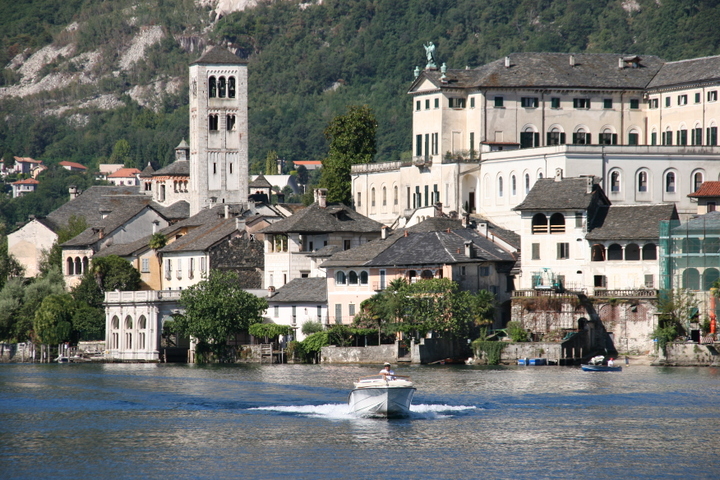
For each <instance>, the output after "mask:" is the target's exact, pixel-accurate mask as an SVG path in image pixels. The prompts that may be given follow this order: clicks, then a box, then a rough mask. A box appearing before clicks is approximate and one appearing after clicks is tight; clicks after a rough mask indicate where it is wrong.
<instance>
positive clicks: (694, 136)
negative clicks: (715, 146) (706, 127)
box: [690, 128, 702, 145]
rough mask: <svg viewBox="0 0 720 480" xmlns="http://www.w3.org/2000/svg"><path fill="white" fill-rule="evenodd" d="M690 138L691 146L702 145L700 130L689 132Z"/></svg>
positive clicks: (695, 129) (694, 129)
mask: <svg viewBox="0 0 720 480" xmlns="http://www.w3.org/2000/svg"><path fill="white" fill-rule="evenodd" d="M690 138H691V143H692V144H693V145H702V128H693V129H692V130H690Z"/></svg>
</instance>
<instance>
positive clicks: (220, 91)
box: [218, 77, 227, 98]
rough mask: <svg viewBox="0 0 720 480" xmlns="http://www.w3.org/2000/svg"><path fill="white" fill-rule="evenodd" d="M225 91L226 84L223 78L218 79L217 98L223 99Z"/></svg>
mask: <svg viewBox="0 0 720 480" xmlns="http://www.w3.org/2000/svg"><path fill="white" fill-rule="evenodd" d="M226 91H227V83H225V77H220V78H219V79H218V97H220V98H225V92H226Z"/></svg>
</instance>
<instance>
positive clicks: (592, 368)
mask: <svg viewBox="0 0 720 480" xmlns="http://www.w3.org/2000/svg"><path fill="white" fill-rule="evenodd" d="M580 368H582V369H583V371H584V372H622V367H620V366H618V367H616V366H612V367H611V366H609V365H580Z"/></svg>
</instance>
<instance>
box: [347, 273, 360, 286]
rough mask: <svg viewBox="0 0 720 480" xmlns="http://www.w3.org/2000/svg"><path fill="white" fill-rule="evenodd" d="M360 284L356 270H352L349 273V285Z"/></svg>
mask: <svg viewBox="0 0 720 480" xmlns="http://www.w3.org/2000/svg"><path fill="white" fill-rule="evenodd" d="M357 284H358V274H357V273H356V272H355V271H354V270H350V273H348V285H357Z"/></svg>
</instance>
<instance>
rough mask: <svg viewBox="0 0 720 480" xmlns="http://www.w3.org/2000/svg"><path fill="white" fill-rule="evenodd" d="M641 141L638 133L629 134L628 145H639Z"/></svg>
mask: <svg viewBox="0 0 720 480" xmlns="http://www.w3.org/2000/svg"><path fill="white" fill-rule="evenodd" d="M638 141H639V135H638V134H637V133H629V134H628V145H637V144H638Z"/></svg>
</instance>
